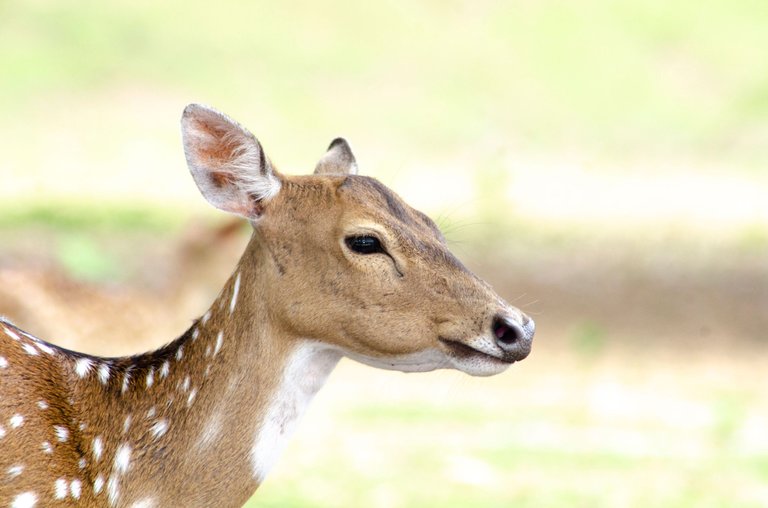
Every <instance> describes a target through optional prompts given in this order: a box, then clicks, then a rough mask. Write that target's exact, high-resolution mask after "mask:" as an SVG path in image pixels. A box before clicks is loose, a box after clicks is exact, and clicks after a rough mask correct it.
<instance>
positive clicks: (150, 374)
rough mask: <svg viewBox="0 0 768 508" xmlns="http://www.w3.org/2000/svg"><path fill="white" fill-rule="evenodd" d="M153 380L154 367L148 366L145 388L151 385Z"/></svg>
mask: <svg viewBox="0 0 768 508" xmlns="http://www.w3.org/2000/svg"><path fill="white" fill-rule="evenodd" d="M154 382H155V368H154V367H150V368H149V372H148V373H147V388H149V387H150V386H152V383H154Z"/></svg>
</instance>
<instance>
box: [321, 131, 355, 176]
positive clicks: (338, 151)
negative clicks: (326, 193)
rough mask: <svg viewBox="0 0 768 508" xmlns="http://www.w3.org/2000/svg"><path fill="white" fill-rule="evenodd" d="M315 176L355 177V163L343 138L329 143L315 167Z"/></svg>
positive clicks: (350, 150)
mask: <svg viewBox="0 0 768 508" xmlns="http://www.w3.org/2000/svg"><path fill="white" fill-rule="evenodd" d="M315 174H316V175H356V174H357V161H356V160H355V156H354V155H353V154H352V149H351V148H349V143H347V140H346V139H344V138H336V139H334V140H333V141H331V145H330V146H329V147H328V151H327V152H325V155H323V158H322V159H320V162H318V163H317V166H315Z"/></svg>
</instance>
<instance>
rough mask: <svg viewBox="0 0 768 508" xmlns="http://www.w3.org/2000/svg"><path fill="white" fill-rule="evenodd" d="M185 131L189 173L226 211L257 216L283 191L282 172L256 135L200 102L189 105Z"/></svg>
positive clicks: (184, 125) (204, 192) (183, 118)
mask: <svg viewBox="0 0 768 508" xmlns="http://www.w3.org/2000/svg"><path fill="white" fill-rule="evenodd" d="M181 133H182V137H183V139H184V154H185V155H186V158H187V165H188V166H189V171H190V172H191V173H192V178H194V179H195V183H196V184H197V187H198V188H199V189H200V192H201V193H202V194H203V196H204V197H205V199H207V200H208V202H209V203H211V204H212V205H213V206H215V207H216V208H219V209H221V210H224V211H225V212H230V213H234V214H237V215H240V216H243V217H245V218H247V219H251V220H254V219H257V218H258V217H259V216H260V215H261V212H262V209H263V205H264V203H265V202H266V201H269V199H271V198H273V197H274V196H275V195H277V193H278V192H279V191H280V176H279V174H278V173H276V172H275V170H274V169H272V164H270V162H269V159H268V158H267V157H266V156H265V155H264V150H263V149H262V148H261V144H259V141H258V140H257V139H256V138H255V137H254V135H253V134H251V133H250V132H248V131H247V130H246V129H244V128H243V127H242V126H240V124H238V123H237V122H235V121H234V120H232V119H231V118H229V117H228V116H226V115H224V114H223V113H219V112H218V111H216V110H215V109H212V108H209V107H207V106H202V105H200V104H190V105H189V106H187V107H186V108H185V109H184V114H183V115H182V117H181Z"/></svg>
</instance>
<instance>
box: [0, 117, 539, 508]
mask: <svg viewBox="0 0 768 508" xmlns="http://www.w3.org/2000/svg"><path fill="white" fill-rule="evenodd" d="M207 120H210V121H211V124H212V125H221V122H226V119H224V120H222V116H220V114H218V113H217V112H214V111H212V110H209V109H206V108H201V107H199V106H196V107H190V108H188V110H187V111H186V112H185V117H184V121H185V122H187V123H185V124H184V125H185V127H184V128H185V129H187V130H188V129H192V130H193V131H194V130H195V129H198V130H197V131H195V132H194V134H195V135H198V136H199V135H201V133H200V131H199V129H200V125H207V124H206V121H207ZM230 128H231V129H234V130H236V131H237V133H238V134H240V139H246V140H251V139H252V141H248V142H254V143H258V142H256V141H255V138H252V137H250V138H249V137H248V135H247V133H246V134H243V132H241V131H239V130H238V129H241V128H240V127H239V126H238V125H237V124H234V123H231V124H230ZM187 130H185V134H186V133H187ZM203 130H205V129H203ZM203 134H204V133H203ZM216 134H217V136H216V139H229V138H228V136H226V135H225V136H218V134H219V133H218V132H217V133H216ZM209 141H210V140H209ZM186 146H187V148H188V153H187V157H188V160H191V161H192V163H194V164H195V170H196V171H197V173H194V172H193V175H194V176H195V178H196V179H198V178H200V179H205V178H209V175H207V174H206V171H207V172H210V171H227V165H226V163H225V164H223V165H222V166H221V167H216V168H210V167H208V166H206V165H205V162H204V159H205V157H206V153H197V152H196V151H195V148H194V146H193V145H190V144H187V145H186ZM332 146H333V145H332ZM258 149H259V150H261V147H260V146H259V147H258ZM350 155H351V152H350ZM345 156H346V154H345ZM347 159H349V157H347ZM351 160H352V161H353V159H351ZM201 161H202V162H201ZM225 162H226V161H225ZM326 162H327V163H328V164H330V165H332V166H334V167H337V168H339V167H340V168H343V167H345V164H346V167H351V166H350V164H351V162H350V160H347V161H346V162H345V161H344V160H334V157H333V154H331V156H330V160H327V161H326ZM236 169H237V171H234V170H233V171H231V172H230V176H231V177H232V178H233V179H234V180H233V183H232V185H234V186H238V185H239V182H238V180H237V178H236V177H237V174H238V173H237V172H238V171H242V168H240V167H238V168H236ZM254 170H260V171H262V172H263V176H264V178H270V177H274V178H275V180H273V181H279V185H280V191H279V192H278V193H277V194H276V195H275V196H274V197H273V198H272V199H269V200H264V201H263V202H262V203H261V207H262V208H261V211H260V213H259V214H258V215H254V216H252V217H250V218H251V220H252V221H253V223H254V233H253V236H252V237H251V241H250V243H249V245H248V247H247V249H246V251H245V253H244V254H243V256H242V258H241V260H240V263H239V264H238V266H237V268H236V272H235V275H233V276H232V277H231V278H230V280H229V281H228V282H227V284H226V286H225V287H224V289H223V290H222V292H221V294H220V296H219V297H218V299H217V301H216V302H214V304H213V306H212V307H211V309H210V311H209V313H207V314H206V315H205V316H203V318H201V319H200V320H197V321H196V322H195V323H194V325H193V326H192V328H190V329H189V330H188V331H187V333H185V334H184V335H183V336H182V337H181V338H179V339H177V340H176V341H174V342H173V343H171V344H169V345H167V346H165V347H163V348H161V349H159V350H157V351H155V352H151V353H146V354H142V355H137V356H132V357H120V358H100V357H94V356H88V355H84V354H81V353H75V352H72V351H67V350H64V349H62V348H58V347H55V346H52V345H47V344H46V343H43V342H42V341H38V340H37V339H34V338H32V337H29V336H26V335H24V334H23V332H21V331H20V330H18V329H17V328H15V327H14V326H13V325H11V324H9V323H4V322H0V356H2V357H3V358H4V359H5V360H6V362H7V365H6V366H5V367H3V368H2V369H0V422H1V424H2V425H4V427H5V428H4V431H5V435H4V437H3V438H2V439H0V446H2V447H3V448H2V449H3V453H2V454H0V474H3V472H5V471H7V470H8V468H10V467H13V466H15V465H23V466H24V470H23V472H22V473H21V474H20V475H18V476H16V477H14V478H11V479H7V478H6V477H0V478H3V479H2V480H0V501H2V502H5V503H7V502H9V501H11V500H13V499H15V497H16V496H18V495H19V494H20V493H24V492H33V493H34V495H35V496H37V499H38V501H39V503H40V505H44V506H59V505H61V506H67V505H69V504H72V505H74V504H76V503H75V501H79V504H80V505H84V506H108V505H110V504H111V505H114V506H131V505H132V504H133V503H137V502H139V501H143V502H146V503H149V502H150V501H151V502H152V503H154V504H153V506H213V505H216V506H240V505H241V504H242V503H244V502H245V501H246V500H247V498H248V497H249V496H250V495H251V494H252V493H253V491H254V490H255V489H256V488H257V487H258V484H259V482H260V481H261V480H262V479H263V474H265V471H262V465H261V463H260V462H259V459H260V457H258V456H254V455H253V454H255V453H257V452H258V451H259V450H261V449H262V448H259V447H258V446H254V442H256V443H261V442H262V441H261V440H260V439H261V438H262V437H263V436H267V437H269V436H271V434H268V433H267V434H265V432H268V431H270V429H271V431H272V432H275V433H276V435H277V436H280V437H281V436H282V434H283V433H284V432H285V428H286V427H288V426H290V425H291V422H292V421H293V420H294V419H295V418H296V417H297V416H298V414H299V413H300V411H301V408H299V407H297V405H296V404H297V403H296V401H297V400H299V399H294V398H292V397H293V396H294V393H293V392H292V391H291V390H296V391H297V392H298V391H299V390H301V389H302V388H301V386H303V385H305V384H307V383H310V384H311V385H312V387H311V390H315V389H317V388H318V387H319V385H317V386H316V385H315V384H312V383H311V381H312V378H313V377H314V376H316V375H318V372H315V371H314V370H311V371H301V372H299V373H298V376H297V377H295V378H287V377H286V376H288V373H289V372H291V369H290V367H291V365H292V363H291V362H292V361H294V355H295V354H296V352H297V351H298V352H303V351H304V350H303V349H302V348H309V349H308V350H309V351H311V355H313V356H312V358H313V359H319V361H321V362H325V361H326V360H329V361H328V365H329V368H332V366H333V365H334V364H335V361H337V360H338V358H339V357H341V356H342V355H347V356H351V357H353V358H356V359H358V360H361V361H364V362H367V363H372V364H375V365H378V366H381V367H390V368H402V369H404V370H410V369H415V370H431V369H434V368H441V367H448V366H449V365H451V362H458V363H455V365H457V367H456V368H462V370H466V371H467V372H471V373H478V374H483V375H487V374H488V373H495V372H500V371H501V370H503V368H504V367H505V366H506V365H507V364H508V363H511V362H513V361H516V360H520V359H522V358H525V356H527V354H528V352H529V351H530V339H531V336H532V333H533V332H532V322H530V321H529V320H527V318H526V317H525V316H523V315H522V313H520V312H519V311H518V310H516V309H513V308H511V307H509V306H508V305H507V304H506V303H504V302H503V301H502V300H501V299H500V298H499V297H498V296H497V295H496V294H495V293H494V292H493V291H492V290H491V289H490V287H489V286H488V285H487V284H485V283H484V282H482V281H480V280H479V279H478V278H477V277H475V276H474V275H473V274H472V273H471V272H469V271H468V270H467V269H466V268H465V267H464V266H463V265H462V264H461V263H460V262H459V261H458V260H457V259H456V258H455V257H454V256H453V255H452V254H451V253H450V252H449V251H448V249H447V247H446V245H445V239H444V238H443V237H442V235H441V234H440V233H439V231H438V230H437V228H436V227H435V225H434V223H432V221H430V220H429V219H427V218H425V216H424V215H423V214H420V213H419V212H417V211H415V210H413V209H412V208H410V207H409V206H408V205H406V204H405V203H404V202H403V201H402V200H401V199H400V198H399V197H398V196H397V195H396V194H394V193H393V192H391V191H390V190H389V189H387V188H386V187H384V186H383V185H382V184H381V183H379V182H378V181H376V180H374V179H371V178H368V177H360V176H353V175H336V174H325V173H323V174H317V175H312V176H286V175H279V174H276V173H271V172H272V169H271V167H267V166H262V167H261V168H254ZM198 184H199V186H201V190H203V192H204V194H205V195H206V197H207V198H208V199H209V200H211V201H212V202H213V203H217V204H219V205H221V206H226V207H230V208H232V204H233V203H232V202H231V200H232V199H241V200H245V199H248V197H247V196H244V195H243V194H244V193H242V192H239V190H241V189H234V191H233V189H227V190H226V192H227V194H226V198H227V200H230V201H227V200H223V199H219V198H220V196H219V195H218V194H217V193H218V192H219V191H217V190H216V189H211V188H210V187H207V186H205V185H201V184H200V181H198ZM240 204H242V203H240ZM234 205H235V206H234V208H237V206H238V203H237V202H235V203H234ZM358 235H375V236H376V237H378V238H379V239H380V241H381V243H382V245H383V247H384V252H380V253H376V254H360V253H356V252H353V251H352V250H350V248H349V247H348V246H347V245H346V243H345V242H346V239H347V238H349V237H351V236H358ZM238 281H239V292H238V291H236V287H238ZM235 295H237V298H235ZM500 315H501V316H502V317H504V319H506V320H507V322H508V323H512V322H513V321H514V322H519V323H520V325H519V326H520V327H521V330H523V329H525V330H527V331H526V334H527V335H526V337H525V338H521V339H520V343H519V344H516V345H515V346H514V347H508V348H506V349H501V348H500V347H498V346H495V345H493V340H494V339H493V337H494V335H493V334H494V333H495V331H496V329H494V326H495V325H494V322H495V320H498V319H499V316H500ZM509 326H510V327H512V326H515V325H513V324H510V325H509ZM524 327H527V328H524ZM521 333H522V332H521ZM14 336H16V337H14ZM219 337H222V340H221V341H219V339H218V338H219ZM478 337H481V338H483V340H484V341H486V342H488V341H490V342H489V343H490V344H491V346H488V345H487V344H485V342H483V344H481V345H480V346H478V345H477V344H475V343H474V342H472V341H473V340H474V339H475V338H478ZM472 344H474V345H472ZM479 347H482V348H486V349H487V348H492V350H491V353H488V352H485V353H484V352H482V351H480V350H479V349H478V348H479ZM425 355H426V356H425ZM436 358H437V360H436ZM465 361H467V362H469V363H462V362H465ZM472 362H475V363H472ZM86 363H87V364H88V368H87V369H86V368H84V365H85V364H86ZM302 365H304V364H302ZM309 365H315V364H313V363H310V364H309ZM478 365H480V366H482V367H483V368H484V369H486V370H482V369H479V367H477V366H478ZM478 369H479V370H478ZM487 369H491V370H487ZM105 374H108V375H105ZM292 375H296V373H293V374H292ZM286 383H287V384H286ZM291 383H293V384H291ZM294 384H295V385H296V387H295V388H293V387H294ZM286 386H287V387H289V389H287V388H285V387H286ZM286 390H288V391H286ZM310 396H311V394H310ZM281 397H282V398H286V400H287V403H286V404H284V405H280V406H274V403H275V401H279V400H280V399H281ZM41 400H42V401H45V403H46V404H47V407H46V408H44V409H41V408H40V407H39V406H38V402H39V401H41ZM274 407H278V409H279V410H280V412H278V413H276V414H275V413H273V411H274ZM14 414H20V415H23V416H24V419H25V421H24V424H23V425H21V426H20V427H18V428H9V426H8V424H7V422H10V421H12V420H11V418H13V415H14ZM129 417H130V420H129V423H128V424H126V419H127V418H129ZM163 422H164V423H165V424H166V426H167V427H165V430H166V432H165V434H162V435H161V436H160V437H158V436H156V435H155V434H156V432H155V430H156V429H157V428H158V427H157V426H158V425H159V424H161V423H163ZM212 423H213V424H215V425H212ZM54 425H59V426H61V427H62V428H64V429H66V431H67V435H68V437H67V439H66V441H57V437H56V433H55V429H54ZM217 429H218V430H217ZM97 438H99V439H101V442H102V446H103V449H102V450H101V455H100V456H97V455H96V454H94V450H95V449H96V448H98V447H97V446H96V445H95V443H96V440H97ZM254 438H255V439H256V441H254ZM281 438H282V437H281ZM43 442H48V443H51V444H52V445H53V446H52V452H51V453H50V454H45V453H44V452H43V451H42V450H41V443H43ZM265 443H266V445H267V446H271V444H272V443H271V442H270V441H265ZM126 446H127V447H129V452H128V453H127V454H126V453H121V450H123V451H124V450H126V448H125V447H126ZM270 453H271V452H270ZM123 459H128V460H123ZM83 460H84V461H85V462H84V463H82V464H81V461H83ZM81 466H82V467H81ZM123 469H125V470H123ZM98 478H101V479H102V480H103V482H104V483H103V484H101V491H100V492H97V490H98V488H97V485H98V484H99V483H98V480H97V479H98ZM110 478H111V479H112V482H111V483H110ZM57 481H59V482H61V481H64V482H66V485H67V486H68V490H67V492H66V493H65V495H64V498H63V499H58V498H56V492H57V491H56V488H55V486H56V482H57ZM73 481H75V482H80V483H79V485H80V487H81V488H80V490H77V493H78V494H79V498H78V499H75V496H74V492H75V490H76V489H75V490H73V487H72V485H74V484H73V483H72V482H73ZM108 492H111V495H108ZM108 499H110V500H111V501H108Z"/></svg>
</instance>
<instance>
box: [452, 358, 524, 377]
mask: <svg viewBox="0 0 768 508" xmlns="http://www.w3.org/2000/svg"><path fill="white" fill-rule="evenodd" d="M448 358H449V360H450V363H451V366H452V367H453V368H455V369H457V370H460V371H462V372H465V373H467V374H469V375H470V376H494V375H496V374H501V373H502V372H504V371H505V370H507V369H508V368H509V366H510V365H512V364H511V363H506V362H502V361H501V360H496V359H494V358H491V357H488V356H481V355H476V356H470V357H463V358H457V357H454V356H450V357H448Z"/></svg>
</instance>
